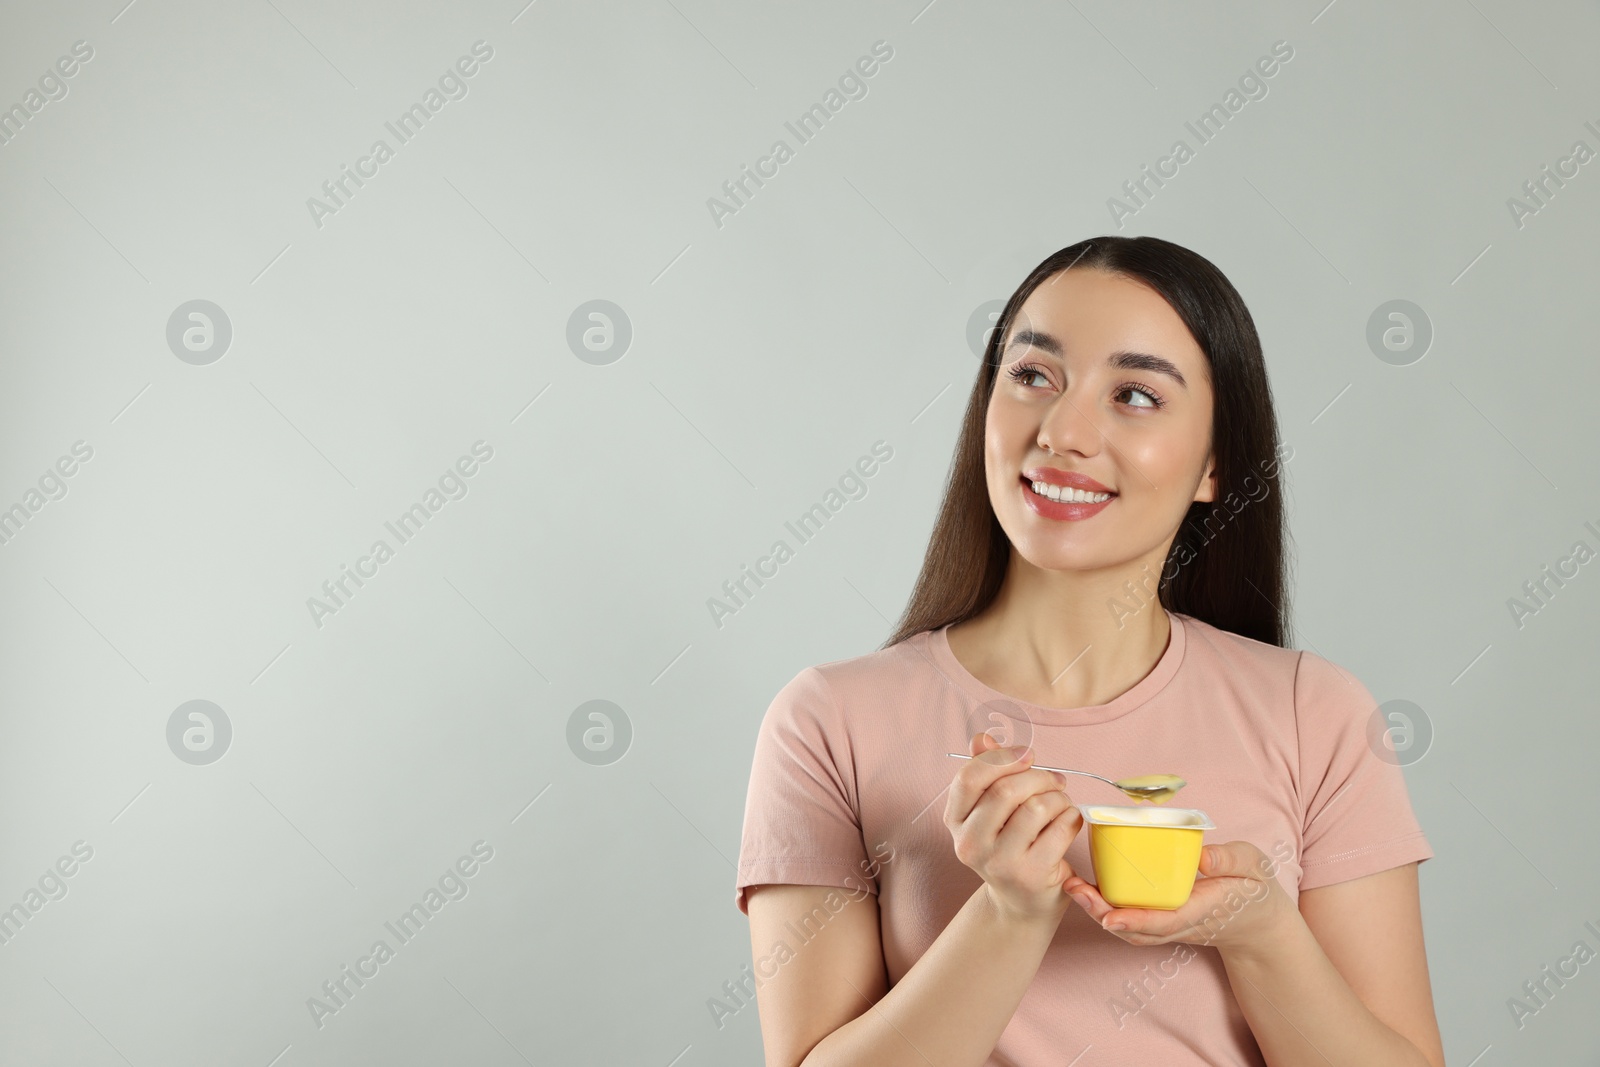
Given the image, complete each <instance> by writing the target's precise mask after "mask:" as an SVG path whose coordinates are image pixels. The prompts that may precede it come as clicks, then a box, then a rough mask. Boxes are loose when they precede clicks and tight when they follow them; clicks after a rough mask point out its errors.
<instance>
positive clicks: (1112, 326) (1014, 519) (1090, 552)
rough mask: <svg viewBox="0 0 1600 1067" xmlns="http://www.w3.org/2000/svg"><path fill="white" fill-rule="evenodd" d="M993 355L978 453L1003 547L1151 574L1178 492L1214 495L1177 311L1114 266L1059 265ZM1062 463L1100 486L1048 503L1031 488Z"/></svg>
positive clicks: (1200, 367) (1200, 379)
mask: <svg viewBox="0 0 1600 1067" xmlns="http://www.w3.org/2000/svg"><path fill="white" fill-rule="evenodd" d="M1000 364H1001V365H1000V367H999V370H998V376H997V377H996V379H995V386H994V392H993V394H992V395H991V397H990V400H989V409H988V414H987V418H986V420H985V431H984V465H985V469H986V473H987V479H988V485H989V500H990V503H991V504H992V505H993V507H994V511H995V515H996V516H997V517H998V518H999V520H1000V525H1001V527H1002V528H1003V529H1004V530H1005V532H1006V535H1007V536H1008V537H1009V538H1010V539H1011V544H1012V546H1013V547H1014V548H1015V549H1016V550H1017V551H1018V552H1019V553H1021V555H1022V556H1023V557H1024V558H1025V559H1027V560H1028V561H1029V562H1030V563H1032V564H1034V565H1035V566H1037V567H1040V568H1044V569H1046V570H1096V569H1101V568H1119V567H1122V566H1124V565H1126V564H1129V563H1130V562H1132V561H1135V560H1139V559H1150V560H1153V562H1152V564H1151V570H1152V572H1155V573H1159V571H1160V568H1161V564H1162V562H1163V561H1164V560H1165V558H1166V550H1167V546H1168V545H1170V543H1171V539H1172V537H1173V535H1174V534H1175V533H1176V531H1177V528H1178V524H1179V523H1180V522H1181V521H1182V519H1183V516H1184V513H1185V512H1186V511H1187V510H1188V508H1189V505H1190V504H1191V503H1193V502H1194V501H1212V500H1215V499H1216V479H1215V476H1214V474H1213V472H1212V466H1211V464H1212V457H1211V454H1210V447H1209V443H1210V437H1211V412H1212V393H1211V384H1210V374H1209V367H1208V364H1207V362H1206V357H1205V354H1204V353H1203V352H1201V350H1200V347H1199V345H1198V344H1196V343H1195V340H1194V338H1193V337H1192V336H1191V335H1190V333H1189V330H1188V328H1187V327H1185V326H1184V324H1183V320H1182V319H1180V318H1178V314H1177V312H1175V311H1173V310H1172V308H1171V306H1170V305H1168V304H1167V302H1166V300H1165V299H1163V298H1162V297H1161V295H1160V294H1158V293H1157V292H1156V291H1155V290H1153V289H1151V288H1149V287H1148V286H1146V285H1145V284H1144V283H1142V282H1139V281H1136V280H1134V279H1132V278H1128V277H1126V276H1124V275H1119V274H1112V273H1109V272H1106V271H1102V270H1095V269H1086V268H1077V269H1073V270H1067V271H1063V272H1061V273H1058V274H1056V275H1055V276H1054V277H1053V278H1051V279H1050V280H1049V281H1046V282H1044V283H1043V284H1041V285H1040V286H1039V287H1038V288H1037V289H1035V290H1034V291H1033V293H1032V294H1031V295H1030V296H1029V297H1028V299H1027V301H1026V302H1025V303H1024V304H1023V305H1022V307H1021V308H1020V309H1019V311H1018V314H1017V316H1016V321H1015V322H1013V323H1012V326H1011V329H1010V330H1009V331H1008V333H1007V335H1006V337H1005V339H1004V347H1003V348H1002V349H1001V353H1000ZM1180 377H1181V378H1182V382H1181V383H1180V381H1179V380H1178V379H1179V378H1180ZM1047 449H1048V451H1047ZM1068 474H1070V475H1079V476H1084V477H1087V478H1089V479H1093V483H1097V484H1098V485H1099V486H1101V487H1103V488H1104V489H1105V490H1108V491H1109V492H1110V493H1112V494H1113V495H1112V496H1110V497H1109V499H1108V500H1107V501H1106V502H1105V503H1095V502H1093V501H1094V500H1095V499H1097V498H1098V493H1097V494H1096V495H1095V496H1094V497H1091V498H1090V500H1089V501H1088V502H1084V503H1072V502H1071V501H1072V500H1073V496H1071V495H1069V496H1067V497H1066V498H1065V499H1064V501H1063V502H1062V503H1055V502H1052V501H1051V500H1050V499H1049V498H1048V497H1047V496H1046V497H1041V496H1040V495H1038V494H1037V493H1036V492H1035V491H1034V489H1033V488H1032V487H1031V483H1032V481H1033V480H1036V479H1043V478H1049V477H1051V476H1055V477H1057V480H1058V481H1065V480H1066V479H1065V478H1064V477H1062V476H1063V475H1068ZM1092 488H1093V486H1092V485H1091V489H1092ZM1077 495H1078V496H1081V495H1082V494H1077Z"/></svg>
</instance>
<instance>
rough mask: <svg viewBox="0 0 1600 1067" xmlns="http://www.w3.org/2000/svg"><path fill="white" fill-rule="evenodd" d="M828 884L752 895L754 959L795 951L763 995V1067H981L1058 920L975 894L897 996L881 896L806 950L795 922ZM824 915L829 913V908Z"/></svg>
mask: <svg viewBox="0 0 1600 1067" xmlns="http://www.w3.org/2000/svg"><path fill="white" fill-rule="evenodd" d="M838 892H839V890H838V889H835V888H833V887H831V886H809V885H761V886H752V887H750V889H749V891H748V893H749V913H750V942H751V947H752V950H753V951H754V954H755V957H756V958H757V959H760V958H761V957H763V956H771V955H772V946H773V944H774V943H775V942H777V941H780V940H781V941H786V942H787V943H789V946H790V948H791V949H793V950H794V955H793V956H792V957H791V958H790V959H789V960H788V961H787V962H786V963H783V964H781V965H780V966H779V967H778V969H777V973H776V974H775V975H772V976H771V977H768V976H766V975H762V976H761V980H762V981H763V982H764V983H765V984H763V985H761V986H760V987H759V988H758V989H757V993H756V999H757V1004H758V1010H759V1012H760V1016H761V1038H762V1044H763V1046H764V1047H765V1049H766V1062H767V1067H799V1065H802V1064H803V1065H804V1067H847V1065H850V1067H853V1065H857V1064H861V1065H865V1064H871V1065H873V1067H927V1065H928V1064H929V1063H931V1062H934V1060H935V1059H937V1062H939V1063H940V1064H971V1065H972V1067H979V1065H981V1064H982V1063H983V1062H984V1061H985V1060H986V1059H987V1058H988V1056H989V1053H990V1052H991V1051H992V1050H993V1049H994V1046H995V1043H996V1042H997V1041H999V1040H1000V1033H1001V1031H1003V1030H1004V1029H1005V1028H1006V1024H1007V1023H1009V1022H1010V1021H1011V1016H1012V1014H1013V1013H1014V1012H1015V1011H1016V1010H1017V1005H1018V1004H1020V1003H1021V1002H1022V997H1023V994H1024V993H1026V992H1027V989H1028V985H1029V983H1030V982H1032V980H1033V976H1034V974H1035V973H1036V972H1037V971H1038V969H1039V964H1040V961H1042V960H1043V959H1044V954H1045V950H1046V949H1047V948H1049V946H1050V940H1051V938H1052V937H1054V936H1055V931H1056V926H1057V925H1058V924H1059V922H1060V915H1059V914H1058V915H1056V917H1055V919H1054V921H1052V920H1050V919H1049V918H1048V917H1043V918H1039V917H1030V916H1016V915H1011V914H1008V913H1007V912H1006V911H1004V910H1003V909H1002V907H1001V906H1000V905H999V904H998V903H997V902H996V900H995V898H994V897H992V896H991V895H990V893H989V891H988V885H987V883H986V884H984V885H982V886H979V888H978V890H977V892H975V893H973V894H972V896H971V897H969V898H968V899H967V902H966V903H965V904H964V905H962V908H961V910H960V911H959V912H957V913H956V916H955V918H953V919H951V920H950V924H949V925H948V926H946V927H945V929H944V930H943V931H942V932H941V933H940V934H939V936H938V938H937V939H935V941H934V942H933V944H932V945H931V946H929V948H928V951H927V952H925V953H923V955H922V957H921V958H920V959H919V960H917V962H916V963H915V964H913V965H912V967H911V969H910V970H909V971H907V972H906V974H905V976H904V977H903V978H902V979H901V980H900V981H899V982H898V983H897V984H896V985H895V987H894V988H893V989H890V988H889V983H888V976H887V973H886V969H885V966H884V960H883V946H882V941H881V940H880V936H879V928H878V898H877V896H876V894H872V893H868V894H865V895H864V896H863V897H862V898H861V899H860V900H851V901H850V902H849V903H847V904H846V905H845V906H844V907H843V908H841V909H840V910H839V911H838V912H837V913H835V914H833V915H832V917H831V918H829V919H828V921H827V925H826V926H825V927H823V928H822V930H821V932H820V933H818V934H817V935H816V936H815V938H814V939H813V940H812V941H810V942H807V943H806V944H803V945H796V944H794V936H793V934H790V933H789V932H788V931H787V929H786V928H785V926H784V924H785V922H794V923H795V924H796V926H798V925H799V921H800V919H801V918H802V917H804V916H806V915H809V914H811V912H812V911H813V910H814V909H816V908H820V907H821V902H822V900H823V898H824V897H826V896H827V895H828V894H829V893H838ZM823 914H828V913H827V910H826V909H823Z"/></svg>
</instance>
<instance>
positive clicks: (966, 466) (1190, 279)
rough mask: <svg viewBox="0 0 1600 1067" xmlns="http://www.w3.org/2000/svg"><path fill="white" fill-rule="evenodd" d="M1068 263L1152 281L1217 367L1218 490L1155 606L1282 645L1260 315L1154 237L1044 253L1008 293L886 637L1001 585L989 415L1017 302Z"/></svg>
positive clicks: (1188, 520)
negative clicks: (987, 467)
mask: <svg viewBox="0 0 1600 1067" xmlns="http://www.w3.org/2000/svg"><path fill="white" fill-rule="evenodd" d="M1069 268H1074V269H1095V270H1103V271H1110V272H1112V273H1116V274H1121V275H1125V276H1127V277H1130V278H1133V279H1135V280H1138V281H1141V282H1143V283H1144V284H1146V285H1148V286H1150V288H1152V289H1154V290H1155V291H1156V292H1158V293H1160V294H1161V296H1162V297H1163V298H1164V299H1165V300H1166V301H1167V303H1168V304H1170V305H1171V306H1172V309H1173V310H1174V311H1176V312H1177V313H1178V317H1179V318H1181V319H1182V320H1183V322H1184V325H1185V326H1187V327H1188V328H1189V332H1190V334H1192V335H1193V336H1194V339H1195V341H1196V343H1197V344H1198V345H1199V347H1200V349H1201V351H1202V352H1204V353H1205V356H1206V360H1207V363H1208V364H1209V369H1210V376H1211V385H1212V393H1213V396H1214V397H1215V406H1214V408H1213V410H1212V419H1211V445H1212V448H1213V449H1214V450H1215V453H1216V474H1217V493H1216V500H1215V501H1211V502H1204V503H1203V502H1198V501H1197V502H1195V503H1192V504H1190V505H1189V510H1188V512H1187V513H1185V515H1184V517H1183V521H1182V522H1181V523H1180V524H1179V527H1178V531H1177V533H1176V535H1175V536H1174V537H1173V539H1172V546H1171V548H1170V549H1169V550H1168V552H1167V560H1166V563H1165V564H1164V565H1163V566H1162V570H1161V575H1160V581H1159V584H1158V586H1157V593H1158V596H1159V598H1160V602H1161V604H1162V605H1163V606H1164V607H1165V608H1167V609H1168V610H1169V611H1173V612H1178V613H1180V614H1184V615H1188V616H1190V617H1192V618H1196V619H1199V620H1201V621H1203V622H1207V623H1210V624H1211V625H1212V626H1215V627H1217V628H1218V629H1221V630H1229V631H1231V632H1233V633H1236V634H1240V635H1242V636H1244V637H1249V638H1253V639H1255V640H1257V641H1265V642H1267V643H1268V644H1272V645H1278V646H1279V647H1287V645H1286V639H1287V636H1288V635H1287V622H1286V618H1285V616H1286V606H1285V598H1286V596H1287V588H1288V574H1287V567H1288V563H1287V555H1286V551H1285V542H1286V540H1287V537H1288V530H1287V527H1286V523H1285V518H1284V507H1283V496H1282V481H1281V479H1280V477H1279V473H1280V472H1279V464H1280V462H1281V461H1282V459H1283V458H1285V457H1283V456H1281V455H1280V452H1281V450H1280V448H1279V443H1278V420H1277V415H1276V414H1275V412H1274V410H1273V406H1272V391H1271V388H1270V387H1269V385H1268V383H1267V368H1266V362H1265V360H1264V359H1263V358H1262V354H1261V339H1260V337H1258V336H1257V334H1256V327H1255V322H1254V321H1253V320H1252V319H1251V318H1250V312H1249V310H1248V309H1246V307H1245V304H1244V300H1243V299H1241V298H1240V296H1239V293H1238V291H1237V290H1236V289H1234V287H1233V285H1232V283H1230V282H1229V281H1228V279H1227V278H1226V277H1225V276H1224V275H1223V273H1222V272H1221V271H1220V270H1218V269H1217V268H1216V266H1215V265H1214V264H1212V262H1211V261H1210V260H1208V259H1206V258H1205V257H1204V256H1201V255H1199V254H1198V253H1195V252H1191V251H1190V250H1189V249H1187V248H1184V247H1182V246H1181V245H1176V244H1173V243H1172V242H1170V241H1163V240H1161V239H1160V238H1157V237H1117V236H1103V237H1094V238H1090V239H1089V240H1086V241H1080V242H1078V243H1077V244H1074V245H1070V246H1068V247H1066V248H1063V249H1061V250H1060V251H1059V252H1056V253H1054V254H1052V255H1050V256H1049V257H1047V258H1046V259H1045V260H1044V262H1042V263H1040V264H1039V265H1038V266H1037V267H1035V268H1034V269H1033V272H1032V273H1031V274H1029V275H1028V277H1027V278H1026V279H1025V280H1024V281H1023V283H1022V284H1021V285H1020V286H1018V287H1017V291H1016V292H1014V293H1012V294H1011V299H1010V300H1008V301H1006V306H1005V309H1004V310H1003V311H1002V312H1001V313H1000V318H999V321H998V322H997V323H996V325H995V328H994V330H993V331H992V332H991V333H990V335H989V341H988V344H987V345H986V346H985V348H984V356H983V365H982V366H981V367H980V368H979V370H978V375H977V379H976V380H975V381H974V382H973V384H972V393H971V395H969V396H968V398H967V411H966V416H965V417H964V418H963V420H962V423H961V433H960V436H959V437H958V438H957V440H956V451H955V457H954V459H953V460H952V462H951V465H950V476H949V479H948V481H947V483H946V486H945V493H944V501H943V503H942V504H941V505H940V507H939V517H938V519H937V520H936V521H935V523H934V527H933V533H932V535H931V536H930V537H929V539H928V550H927V553H926V555H925V556H924V557H923V561H922V572H921V573H920V574H918V575H917V583H916V586H915V587H914V588H913V590H912V593H911V599H910V601H909V602H908V603H907V604H906V608H905V611H904V612H903V613H902V614H901V616H900V621H899V623H898V624H897V625H896V627H895V630H894V633H893V634H892V635H891V636H890V638H889V639H888V640H887V641H885V642H884V644H883V645H882V646H881V647H882V648H888V647H890V646H891V645H895V644H898V643H899V642H901V641H904V640H905V639H906V638H908V637H911V636H913V635H915V634H918V633H921V632H922V631H924V630H935V629H938V628H939V627H942V626H944V625H946V624H948V623H956V622H963V621H965V620H967V619H970V618H972V617H973V616H974V615H977V614H978V613H980V612H981V611H983V609H985V608H986V607H988V606H989V605H990V604H991V603H992V602H993V601H994V599H995V597H996V596H997V595H998V594H999V592H1000V583H1001V581H1002V579H1003V578H1004V577H1005V573H1006V566H1007V565H1008V563H1009V562H1010V559H1011V541H1010V539H1009V538H1008V537H1006V534H1005V531H1004V530H1003V529H1002V528H1001V526H1000V520H999V519H998V518H996V517H995V513H994V508H993V507H992V506H991V505H990V502H989V489H988V483H987V481H986V479H985V477H984V448H983V443H984V419H985V415H986V413H987V411H988V407H989V398H990V397H991V396H992V395H993V393H994V385H995V378H996V376H997V374H998V371H999V367H1000V356H1001V352H1002V350H1003V345H1004V342H1005V338H1006V335H1007V334H1008V333H1009V331H1010V329H1011V324H1012V321H1013V320H1014V319H1015V317H1016V315H1017V312H1018V310H1019V309H1020V308H1021V307H1022V304H1023V302H1024V301H1026V300H1027V299H1028V296H1029V295H1030V294H1031V293H1032V292H1033V291H1034V290H1035V289H1037V288H1038V287H1039V286H1040V285H1041V284H1043V283H1044V282H1045V281H1047V280H1048V279H1049V278H1051V277H1052V276H1054V275H1055V274H1057V273H1058V272H1060V271H1064V270H1067V269H1069ZM1292 456H1293V450H1292V449H1290V450H1289V458H1292ZM1252 486H1254V487H1255V488H1252ZM1262 489H1264V490H1265V492H1264V493H1262V494H1261V495H1259V496H1258V495H1257V493H1258V492H1259V491H1260V490H1262Z"/></svg>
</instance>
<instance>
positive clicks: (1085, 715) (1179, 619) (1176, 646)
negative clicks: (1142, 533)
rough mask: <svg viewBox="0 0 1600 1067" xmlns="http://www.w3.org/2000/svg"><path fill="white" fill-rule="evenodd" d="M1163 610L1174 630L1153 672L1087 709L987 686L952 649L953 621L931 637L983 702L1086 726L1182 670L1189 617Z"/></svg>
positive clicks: (1049, 721) (1044, 721)
mask: <svg viewBox="0 0 1600 1067" xmlns="http://www.w3.org/2000/svg"><path fill="white" fill-rule="evenodd" d="M1162 610H1163V611H1166V612H1167V621H1168V623H1169V624H1170V625H1171V627H1172V632H1171V634H1170V636H1169V637H1168V638H1167V647H1166V651H1164V652H1162V654H1161V658H1160V659H1158V660H1157V661H1156V665H1155V666H1154V667H1153V668H1151V670H1150V673H1149V674H1147V675H1145V676H1144V677H1143V678H1141V679H1139V681H1138V682H1136V683H1134V686H1133V688H1131V689H1129V690H1128V691H1127V692H1126V693H1123V694H1122V695H1121V696H1119V697H1116V698H1114V699H1113V700H1111V701H1109V702H1108V703H1105V704H1095V705H1092V706H1090V707H1084V708H1048V707H1045V706H1044V705H1043V704H1033V703H1030V702H1028V701H1026V700H1019V699H1018V698H1016V697H1014V696H1010V695H1008V694H1006V693H1002V692H1000V690H998V689H995V688H993V687H991V686H989V685H987V684H986V683H984V682H983V681H981V680H979V679H978V677H977V676H976V675H974V674H972V673H971V672H970V671H968V670H967V668H966V667H964V666H962V665H961V661H960V660H959V659H957V658H956V654H955V653H954V652H953V651H951V649H950V635H949V629H950V625H949V624H946V625H944V626H941V627H940V628H939V629H937V630H930V631H928V632H927V639H928V644H929V645H930V646H931V647H932V649H933V654H934V657H935V658H936V659H937V660H938V662H939V665H940V667H941V668H942V669H943V670H944V671H945V672H946V674H947V676H948V677H949V678H951V679H953V680H954V681H955V682H956V684H958V685H959V686H960V687H961V688H962V689H963V690H964V691H965V692H966V693H967V694H968V695H969V696H972V697H974V698H976V699H977V701H978V702H979V703H987V702H990V701H994V702H1003V703H1007V704H1011V705H1014V706H1015V707H1018V708H1021V709H1022V710H1023V711H1025V712H1026V713H1027V716H1028V719H1029V721H1031V722H1032V723H1034V724H1035V725H1044V726H1085V725H1092V724H1095V723H1103V722H1110V721H1111V720H1112V719H1118V718H1121V717H1122V716H1124V715H1126V714H1127V713H1128V712H1130V711H1133V710H1134V709H1135V708H1138V707H1140V706H1141V705H1143V704H1145V703H1147V702H1148V701H1149V700H1150V698H1151V697H1153V696H1155V695H1156V694H1157V693H1159V692H1161V690H1163V689H1165V688H1166V686H1167V683H1168V682H1170V681H1171V680H1172V676H1173V675H1175V674H1177V673H1178V667H1179V665H1180V664H1182V662H1183V651H1184V646H1185V645H1187V643H1188V633H1187V628H1186V626H1185V617H1184V616H1183V615H1181V614H1178V613H1175V612H1172V611H1168V610H1167V609H1166V608H1162Z"/></svg>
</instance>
